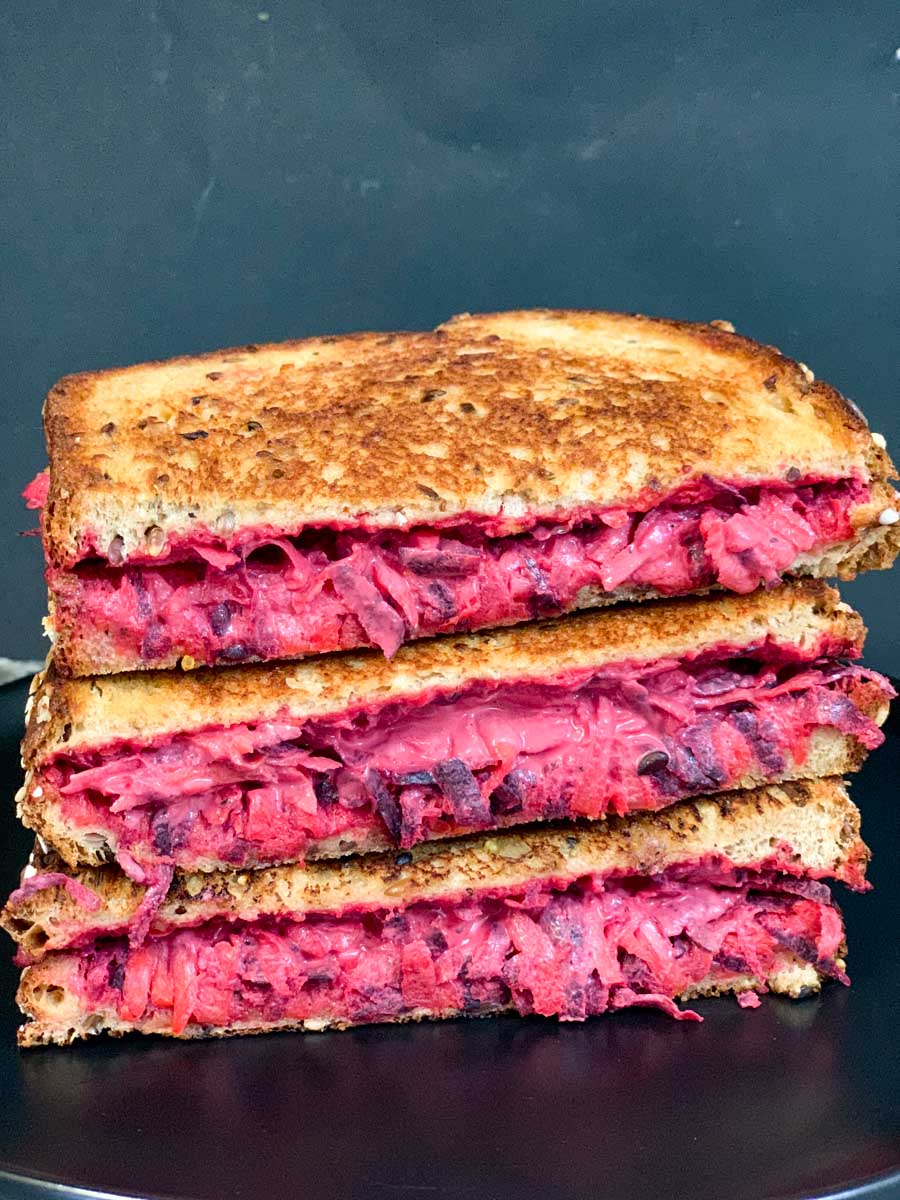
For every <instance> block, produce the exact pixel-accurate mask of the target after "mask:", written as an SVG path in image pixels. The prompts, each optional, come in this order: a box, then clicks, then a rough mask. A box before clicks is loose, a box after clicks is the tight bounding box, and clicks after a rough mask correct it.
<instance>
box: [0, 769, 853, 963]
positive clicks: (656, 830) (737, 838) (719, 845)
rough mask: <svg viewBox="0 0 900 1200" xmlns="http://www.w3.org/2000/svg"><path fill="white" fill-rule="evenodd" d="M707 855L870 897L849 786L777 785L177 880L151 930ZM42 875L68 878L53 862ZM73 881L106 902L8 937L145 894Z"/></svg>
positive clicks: (447, 894) (105, 912) (387, 903)
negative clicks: (651, 808)
mask: <svg viewBox="0 0 900 1200" xmlns="http://www.w3.org/2000/svg"><path fill="white" fill-rule="evenodd" d="M710 856H713V857H722V858H724V859H726V860H727V861H728V862H730V863H731V864H732V865H733V866H735V867H758V866H760V865H763V864H765V865H772V866H775V867H777V868H778V869H781V870H787V871H791V872H796V873H804V874H806V875H812V876H816V877H821V876H824V877H830V878H835V879H839V880H842V881H844V882H847V883H849V884H850V885H852V886H860V885H861V884H862V879H863V876H864V872H865V867H866V864H867V863H868V859H869V851H868V849H867V847H866V846H865V843H864V842H863V841H862V839H861V837H860V828H859V812H858V810H857V809H856V806H855V805H854V804H853V803H852V801H851V800H850V798H849V796H848V794H847V791H846V788H845V786H844V784H843V783H842V781H841V780H840V779H836V778H831V779H816V780H809V781H802V782H794V783H785V784H782V785H770V786H767V787H763V788H759V789H755V790H752V791H744V792H730V793H726V794H723V795H720V796H715V797H709V798H705V799H698V800H693V801H686V802H682V803H680V804H676V805H673V806H672V807H670V808H667V809H663V810H660V811H658V812H651V813H639V814H634V815H632V816H630V817H627V818H617V817H612V818H610V819H609V820H608V821H606V822H596V823H593V824H590V825H572V824H564V825H556V826H548V825H545V826H532V827H520V828H517V829H516V830H514V831H512V832H496V833H492V834H476V835H469V836H466V837H461V838H458V839H455V840H451V841H446V842H430V843H422V844H420V845H418V846H416V847H415V848H414V849H413V850H412V851H410V852H406V853H404V854H403V855H402V856H399V857H398V856H397V855H396V854H372V855H366V856H363V857H360V858H350V859H344V860H340V861H334V862H321V863H318V862H314V863H308V864H307V865H306V867H297V866H281V867H271V868H267V869H264V870H259V871H241V872H237V873H235V872H214V873H211V874H203V873H201V872H193V873H189V874H185V875H179V876H176V877H175V880H174V881H173V884H172V887H171V888H170V890H169V893H168V895H167V896H166V898H165V900H164V901H163V903H162V906H161V907H160V909H159V911H158V912H157V914H156V917H155V919H154V925H153V929H154V932H157V933H164V932H167V931H169V930H172V929H176V928H179V927H183V926H187V925H196V924H198V923H201V922H203V921H207V920H210V919H212V918H213V917H223V918H225V919H226V920H233V921H236V920H240V921H252V920H256V919H257V918H259V917H260V916H285V915H300V914H307V913H313V912H340V911H344V910H348V909H350V910H354V911H359V910H366V909H383V908H395V907H396V908H400V907H402V906H404V905H406V904H409V903H412V902H413V901H416V900H439V899H451V898H455V897H458V896H460V895H464V894H466V893H469V892H472V891H479V892H487V891H505V890H511V889H515V888H517V887H525V886H527V885H528V884H529V883H531V882H534V881H542V882H548V883H563V884H567V883H569V882H571V881H572V880H574V879H577V878H579V877H580V876H582V875H599V876H607V875H613V874H636V875H653V874H656V873H658V872H660V871H662V870H664V869H666V868H667V867H671V866H674V865H677V864H679V863H692V862H697V861H699V860H702V859H706V858H708V857H710ZM37 866H38V869H39V870H52V871H57V870H65V867H64V864H62V863H61V862H60V861H59V860H57V859H55V858H54V857H52V856H51V857H50V859H49V860H45V861H40V862H39V863H38V864H37ZM67 873H68V874H70V875H72V877H73V878H75V879H77V880H78V881H79V882H80V883H82V884H84V885H85V886H86V887H88V888H89V889H90V890H91V891H93V892H95V893H96V894H97V896H99V898H100V900H101V901H102V906H101V907H100V909H99V910H98V911H97V912H88V911H86V910H85V909H84V908H83V907H81V906H80V905H79V904H78V903H77V902H76V901H75V900H74V899H73V898H72V897H71V895H70V894H69V892H67V891H66V890H64V889H63V888H61V887H58V886H55V887H51V888H46V889H44V890H42V891H39V892H36V893H34V894H32V895H30V896H26V897H25V898H23V899H18V900H16V901H15V902H8V903H7V905H6V907H5V908H4V909H3V912H2V913H0V926H2V928H4V929H5V930H6V931H7V932H8V933H9V934H10V936H11V937H12V938H13V939H14V940H15V941H16V942H17V943H18V944H19V945H20V946H22V947H23V949H25V950H26V951H27V953H28V954H29V955H31V956H32V957H33V958H35V959H38V958H40V957H43V955H45V954H47V953H49V952H52V951H57V950H61V949H64V948H66V947H67V946H71V945H73V944H75V943H77V942H78V941H79V939H83V938H84V937H85V936H90V937H94V936H103V935H106V934H114V933H117V932H121V931H123V930H124V929H125V928H127V926H128V923H129V921H130V919H131V918H132V917H133V915H134V913H135V911H136V910H137V907H138V905H139V903H140V900H141V897H142V896H143V892H144V889H143V888H142V887H141V886H139V885H138V884H136V883H134V882H133V881H131V880H130V879H128V878H127V876H125V875H124V874H123V873H122V872H121V871H120V870H118V869H117V868H116V867H112V866H106V867H84V868H80V869H79V870H77V871H69V872H67Z"/></svg>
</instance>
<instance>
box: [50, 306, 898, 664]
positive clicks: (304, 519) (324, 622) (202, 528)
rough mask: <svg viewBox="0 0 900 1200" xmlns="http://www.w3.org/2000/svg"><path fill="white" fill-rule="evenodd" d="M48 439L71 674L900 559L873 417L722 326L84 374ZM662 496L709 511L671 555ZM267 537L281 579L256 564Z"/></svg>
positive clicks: (635, 328)
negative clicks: (727, 524) (715, 516)
mask: <svg viewBox="0 0 900 1200" xmlns="http://www.w3.org/2000/svg"><path fill="white" fill-rule="evenodd" d="M45 422H46V428H47V439H48V445H49V451H50V478H49V493H48V495H47V499H46V505H45V510H44V519H43V532H44V540H45V547H46V552H47V557H48V563H49V568H50V569H49V574H48V579H49V582H50V589H51V625H52V628H53V631H54V636H55V639H56V641H55V650H54V654H55V658H56V662H57V666H58V668H59V670H60V671H62V672H66V673H70V674H75V675H87V674H101V673H109V672H116V671H123V670H132V669H145V668H148V667H153V668H164V667H169V666H173V665H175V664H177V663H178V662H179V660H180V659H182V658H187V659H188V660H189V661H192V662H194V663H208V664H218V663H227V662H233V661H242V662H246V661H255V660H261V659H266V660H268V659H275V658H297V657H302V656H304V655H307V654H312V653H319V652H322V651H330V650H335V649H351V648H353V647H356V646H360V645H377V646H380V647H381V648H382V649H383V650H384V651H385V653H388V654H390V653H392V652H393V650H395V649H396V647H397V645H398V644H400V643H401V642H402V641H404V640H411V639H414V638H416V637H423V636H427V635H429V634H433V633H440V632H449V631H453V630H456V629H466V628H483V627H490V626H495V625H502V624H510V623H515V622H519V621H523V620H528V619H531V618H533V617H534V616H536V615H548V614H550V613H559V612H564V611H572V610H573V609H578V608H583V607H590V606H596V605H604V604H608V603H612V602H619V601H622V600H641V599H646V598H652V597H654V596H659V595H662V594H665V595H669V594H678V593H684V592H688V591H691V592H696V591H700V590H704V589H707V588H709V587H713V586H723V587H725V588H728V589H731V590H738V591H745V590H749V589H750V588H752V587H754V586H757V585H758V584H759V583H760V582H767V583H773V582H775V581H777V580H778V579H779V578H781V577H782V576H783V575H784V574H785V573H786V572H787V573H791V572H792V573H794V574H808V575H813V576H823V575H826V574H840V575H842V576H845V577H849V576H852V575H853V574H854V573H855V572H856V571H857V570H859V569H862V568H871V567H876V566H884V565H888V564H889V563H890V562H891V561H892V560H893V558H894V556H895V555H896V553H897V549H898V546H900V527H897V526H894V525H891V524H889V523H887V522H885V523H881V515H882V514H883V513H886V512H888V511H889V510H890V509H891V506H892V504H893V503H894V501H895V499H896V497H895V493H894V492H893V489H892V488H891V487H890V486H889V484H888V483H887V480H888V478H889V477H890V476H891V474H892V471H893V467H892V464H891V462H890V460H889V458H888V457H887V454H886V453H885V451H884V449H883V448H882V443H881V441H876V440H873V437H872V435H871V434H870V433H869V431H868V429H867V427H866V425H865V422H864V420H863V419H862V418H861V416H860V415H859V413H858V412H857V411H856V410H855V409H854V408H853V407H852V406H851V405H850V404H849V403H848V402H847V401H845V400H844V399H843V398H842V397H841V396H840V395H839V394H838V393H837V392H835V391H834V390H833V389H832V388H830V387H828V386H827V385H824V384H821V383H814V382H812V381H811V378H810V373H809V372H808V371H807V370H806V369H805V368H802V367H801V366H799V365H798V364H796V363H793V362H791V361H790V360H788V359H786V358H784V357H783V356H782V355H780V354H779V353H778V352H777V351H775V350H773V349H771V348H770V347H764V346H760V345H758V344H756V343H754V342H751V341H749V340H747V339H745V338H741V337H738V336H737V335H735V334H733V333H731V332H729V331H727V330H724V329H722V328H720V327H714V326H703V325H685V324H679V323H677V322H671V321H658V320H652V319H649V318H644V317H626V316H621V315H616V314H608V313H577V312H555V311H541V312H531V313H527V312H520V313H507V314H497V315H493V316H482V317H469V316H466V317H462V318H457V319H455V320H453V321H451V322H448V323H447V325H445V326H442V327H441V328H439V329H438V330H436V331H435V332H433V333H414V334H389V335H384V334H359V335H353V336H347V337H342V338H314V339H310V340H308V341H305V342H288V343H284V344H283V345H272V346H262V347H245V348H244V349H242V350H241V349H238V350H234V351H223V352H220V353H218V354H213V355H205V356H200V357H199V358H193V359H190V358H186V359H176V360H173V361H171V362H168V363H150V364H144V365H142V366H137V367H130V368H125V369H121V370H115V371H107V372H99V373H93V374H86V375H78V376H71V377H69V378H67V379H64V380H62V381H61V382H60V383H59V384H58V385H57V386H56V387H55V388H54V389H53V391H51V393H50V396H49V397H48V400H47V405H46V409H45ZM832 503H834V504H836V505H837V508H838V509H839V510H840V513H841V518H840V520H839V521H836V520H835V519H834V512H835V511H837V509H835V510H834V511H833V508H832ZM692 504H693V505H694V509H691V508H690V506H691V505H692ZM735 504H737V505H738V511H739V512H742V513H744V515H743V516H742V517H741V520H742V521H743V522H744V526H745V527H743V528H742V530H741V532H740V534H739V535H738V534H737V533H735V534H734V537H732V536H731V535H730V534H727V533H726V532H723V530H724V526H721V527H720V524H721V523H719V524H717V523H716V521H712V522H711V523H709V524H707V525H704V527H703V529H702V530H701V528H700V525H699V524H698V521H699V515H698V514H699V513H700V511H701V510H702V509H703V508H704V506H707V507H710V506H711V507H712V509H713V510H715V512H717V513H719V514H720V515H721V514H724V515H725V516H726V517H729V516H733V515H734V512H733V509H734V505H735ZM667 505H670V506H674V509H673V511H674V512H675V514H676V516H677V518H678V520H679V521H680V520H682V519H685V520H686V519H688V518H687V517H686V511H688V510H689V511H690V512H694V511H695V509H696V513H695V517H691V518H690V519H691V520H693V522H694V524H693V525H692V526H691V529H692V533H691V536H690V539H687V536H686V535H685V536H684V537H681V538H680V540H679V536H678V531H677V529H676V525H677V521H676V522H675V523H673V524H671V527H670V528H668V533H667V534H666V536H667V537H668V538H669V541H670V542H671V545H670V546H669V550H668V551H664V549H663V547H662V546H661V544H658V541H657V535H658V534H659V533H660V532H661V531H662V529H663V527H665V523H666V521H667V520H668V516H667V513H668V509H667ZM685 505H687V506H688V510H685ZM745 510H746V511H745ZM776 510H777V515H773V514H775V511H776ZM795 510H796V511H795ZM801 510H802V514H803V519H802V520H801V521H800V523H799V524H798V522H797V519H796V518H797V513H799V512H801ZM648 513H649V514H651V516H652V514H656V517H655V518H653V519H655V520H656V523H657V525H658V526H659V529H657V530H656V531H655V532H654V533H653V534H652V535H651V534H650V533H649V532H648V524H647V522H648V521H649V520H651V518H650V517H647V518H645V517H643V516H642V515H641V514H648ZM816 514H818V516H816ZM709 515H711V514H710V513H707V516H709ZM748 520H752V521H753V522H755V526H754V527H755V529H756V533H755V534H754V537H755V538H756V540H757V543H758V544H757V545H756V546H755V547H754V548H753V552H752V553H751V554H750V555H749V557H748V555H747V554H744V548H745V547H746V545H747V538H748V536H749V534H748V529H747V528H746V524H747V521H748ZM642 521H643V524H642V523H641V522H642ZM623 522H625V525H623V524H622V523H623ZM679 528H680V526H679ZM615 529H618V530H619V531H620V533H619V534H616V535H615V536H613V534H612V533H611V532H610V531H611V530H615ZM523 531H525V532H524V533H523ZM517 534H522V535H523V536H524V538H525V540H524V541H521V540H520V541H517V540H516V536H515V535H517ZM533 534H534V535H535V536H532V535H533ZM599 535H603V537H602V538H601V540H602V542H603V546H602V549H601V548H599V542H597V540H596V539H597V537H598V536H599ZM566 538H568V541H565V539H566ZM629 538H631V539H633V541H631V542H629V543H628V546H627V547H625V549H623V546H624V545H625V542H627V541H628V539H629ZM642 538H644V539H645V541H646V543H647V545H646V546H642V544H641V539H642ZM291 539H293V542H294V545H293V548H292V547H291V544H290V542H291ZM460 539H461V541H460ZM560 539H563V541H565V546H563V541H561V540H560ZM622 539H624V540H625V541H624V542H623V541H622ZM729 539H730V540H729ZM273 540H274V541H275V542H277V544H278V546H279V547H280V550H279V552H283V553H284V554H286V555H287V556H288V559H289V560H290V565H285V564H282V565H274V564H273V563H272V562H269V561H268V559H266V558H265V556H266V555H270V556H271V555H272V554H274V553H275V550H274V549H273V545H272V543H273ZM569 542H571V543H572V545H569ZM620 542H622V545H620ZM576 543H577V544H578V545H577V548H576ZM689 544H690V549H691V556H688V555H687V548H688V545H689ZM738 544H740V546H741V547H742V549H741V554H742V555H743V557H742V558H741V559H740V561H738V558H736V557H735V555H736V553H737V551H736V546H737V545H738ZM460 545H461V546H462V549H461V550H460ZM651 545H652V546H653V547H655V550H654V554H655V555H656V557H654V556H653V555H650V554H649V550H648V547H650V546H651ZM679 545H680V546H681V550H680V557H679V555H675V557H676V558H678V564H677V569H676V567H675V565H674V559H673V557H672V555H673V554H674V551H675V549H677V547H678V546H679ZM576 549H577V552H576ZM632 551H634V553H632ZM259 554H262V555H263V559H262V560H260V559H259V558H258V557H256V558H255V557H254V556H258V555H259ZM623 554H624V558H623ZM617 556H618V557H617ZM726 560H727V561H726ZM249 563H253V564H254V565H253V566H252V569H251V568H250V567H249V566H248V564H249ZM264 563H267V564H268V565H264ZM729 563H730V566H729V565H728V564H729ZM311 564H312V565H311ZM336 564H337V565H336ZM231 568H234V571H231V574H230V575H229V570H231ZM235 571H236V572H237V575H239V576H240V579H239V580H238V579H237V577H236V576H235ZM310 572H312V573H310ZM273 577H277V578H278V579H279V580H280V582H281V583H283V584H284V587H282V589H281V591H280V592H277V593H276V590H275V589H273V588H272V587H270V586H268V585H269V584H271V582H272V579H273ZM120 579H124V580H125V581H126V586H125V587H124V588H120V587H119V580H120ZM266 581H267V582H266ZM131 586H133V588H134V589H135V590H134V593H133V594H132V592H131V591H130V590H129V587H131ZM173 589H174V590H173ZM248 589H249V590H248ZM216 599H218V601H219V602H218V604H216V603H215V601H216ZM207 601H208V604H207ZM207 618H208V621H207ZM276 618H277V619H276Z"/></svg>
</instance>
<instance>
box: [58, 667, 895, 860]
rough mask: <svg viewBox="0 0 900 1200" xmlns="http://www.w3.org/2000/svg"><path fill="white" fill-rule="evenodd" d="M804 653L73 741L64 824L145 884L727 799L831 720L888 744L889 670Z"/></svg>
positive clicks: (66, 765)
mask: <svg viewBox="0 0 900 1200" xmlns="http://www.w3.org/2000/svg"><path fill="white" fill-rule="evenodd" d="M820 649H825V650H828V649H829V648H828V647H820ZM830 649H833V650H837V651H839V650H840V649H847V647H834V648H830ZM814 651H815V648H810V652H811V653H814ZM793 657H795V658H796V652H794V655H793ZM791 658H792V653H791V651H790V649H789V648H785V647H778V646H776V645H772V644H766V645H764V646H762V647H757V649H756V651H755V652H754V654H753V655H752V656H751V655H746V656H743V657H736V656H729V655H728V653H727V651H725V650H724V649H723V650H722V651H719V652H712V653H710V654H707V655H705V656H703V657H701V658H698V659H696V660H693V661H683V662H680V663H679V662H677V661H675V660H659V661H657V662H655V663H653V664H651V665H646V664H644V665H640V664H628V663H625V664H617V665H615V666H610V667H607V668H604V669H603V670H602V671H600V672H599V673H597V674H593V675H585V673H581V675H580V676H570V677H563V678H560V679H558V680H556V681H552V682H548V683H546V684H539V683H531V682H525V681H518V682H511V683H505V684H501V685H487V684H478V685H473V686H470V687H469V688H467V689H465V690H464V691H463V692H457V693H453V694H449V695H442V694H433V695H431V696H430V697H429V696H424V697H419V698H418V703H416V702H414V701H413V702H410V701H406V702H401V701H396V702H392V703H390V704H383V705H381V706H380V707H372V708H367V709H359V710H355V711H350V712H347V713H344V714H342V715H341V716H337V717H333V718H319V719H316V720H310V721H306V722H303V721H299V720H296V719H290V718H288V717H282V718H276V719H273V720H267V721H260V722H258V723H256V724H253V725H240V726H231V727H229V728H213V729H205V730H200V731H196V732H193V733H190V734H182V735H178V736H173V737H170V738H168V739H166V740H164V741H162V742H159V743H157V744H155V745H153V746H147V745H143V746H142V745H136V744H129V743H123V744H119V745H117V746H113V747H110V748H107V749H104V750H98V751H88V752H80V753H79V752H74V753H72V752H70V753H67V754H61V755H57V756H56V757H55V758H54V759H53V760H52V762H51V764H50V765H48V766H46V767H45V768H44V770H43V772H42V777H43V781H44V783H45V786H46V785H49V786H50V787H51V788H52V790H53V791H55V792H56V793H58V794H59V795H60V802H61V806H62V813H63V816H64V817H65V818H66V819H67V820H68V821H71V822H72V823H74V824H75V825H77V826H80V827H82V828H91V829H98V828H99V829H103V830H105V831H106V832H107V835H108V837H109V840H110V842H111V844H112V845H113V846H114V847H115V848H116V851H117V856H118V858H119V861H120V863H121V864H122V865H123V867H124V868H125V869H126V870H127V871H128V873H129V874H131V875H133V876H134V877H136V878H138V879H140V878H141V865H143V866H144V867H146V866H152V865H154V864H174V865H177V866H179V867H183V868H190V867H193V866H195V865H197V864H198V863H202V862H204V861H210V860H212V861H215V862H224V863H230V864H234V865H236V866H256V865H260V864H262V863H267V862H278V861H286V860H292V859H302V858H303V857H304V856H305V853H306V851H307V848H308V847H309V846H310V843H317V842H321V841H322V840H323V839H326V838H333V837H342V838H345V839H347V840H349V841H352V840H353V839H362V838H366V837H367V836H370V835H372V834H379V835H381V836H382V837H385V836H386V837H387V838H388V839H389V840H390V841H392V842H393V843H394V844H396V845H398V846H402V847H408V846H411V845H413V844H415V843H416V842H418V841H421V840H422V839H424V838H429V837H435V836H440V835H443V834H448V833H455V832H459V831H460V830H465V829H479V828H487V827H492V826H496V825H498V824H512V823H518V822H525V821H534V820H545V819H551V818H561V817H569V818H571V817H589V818H597V817H601V816H603V815H604V814H605V813H607V812H608V811H612V812H614V813H626V812H630V811H633V810H637V809H653V808H659V807H661V806H663V805H667V804H670V803H672V802H673V801H675V800H677V799H679V798H681V797H684V796H690V795H696V794H699V793H703V792H713V791H718V790H720V789H722V788H727V787H728V786H729V785H730V784H731V783H733V782H734V781H736V780H737V779H738V778H740V777H741V776H742V775H744V774H745V773H747V772H748V771H754V772H759V773H760V774H761V775H762V776H763V777H767V778H768V777H774V776H777V775H778V774H779V773H780V772H783V771H784V769H785V766H786V764H787V763H788V762H789V761H793V762H797V763H802V762H803V761H804V759H805V757H806V754H807V750H808V744H809V738H810V735H811V733H812V731H813V730H815V729H818V728H821V727H831V728H835V729H838V730H840V731H842V732H844V733H847V734H851V735H852V736H854V737H856V738H857V739H859V740H860V741H861V742H862V743H863V744H864V745H865V746H867V747H869V748H873V747H875V746H877V745H878V744H879V743H880V742H881V740H882V734H881V732H880V730H879V729H878V727H877V726H876V725H875V724H874V723H873V722H872V721H871V720H870V718H869V717H868V716H866V715H865V714H864V713H863V712H861V711H860V709H859V707H858V706H857V705H858V703H861V702H863V700H864V699H868V701H870V702H871V700H872V699H873V698H875V697H877V698H879V699H880V698H884V699H887V698H888V697H890V696H891V695H892V694H893V693H892V692H891V689H890V686H889V685H888V683H887V681H886V680H884V679H883V678H882V677H881V676H878V675H875V674H874V673H872V672H868V671H864V670H863V669H862V668H860V667H854V666H850V665H847V664H846V662H844V663H840V664H839V663H835V662H834V661H829V660H827V659H825V658H822V659H817V660H815V661H812V662H803V661H791Z"/></svg>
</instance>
